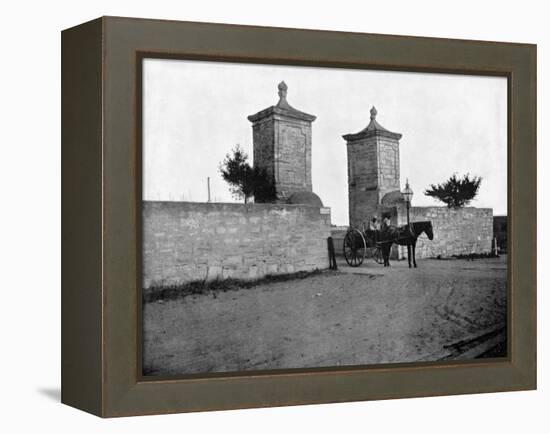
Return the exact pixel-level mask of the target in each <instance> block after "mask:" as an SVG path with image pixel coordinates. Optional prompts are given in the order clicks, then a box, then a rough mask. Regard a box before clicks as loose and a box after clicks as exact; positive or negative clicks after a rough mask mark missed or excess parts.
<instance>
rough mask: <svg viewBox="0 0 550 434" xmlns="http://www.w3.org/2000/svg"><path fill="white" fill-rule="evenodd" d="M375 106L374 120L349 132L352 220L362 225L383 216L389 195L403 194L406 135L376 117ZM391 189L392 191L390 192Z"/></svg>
mask: <svg viewBox="0 0 550 434" xmlns="http://www.w3.org/2000/svg"><path fill="white" fill-rule="evenodd" d="M377 114H378V112H377V111H376V108H374V107H372V109H371V110H370V123H369V124H368V125H367V127H366V128H365V129H363V130H361V131H359V132H358V133H355V134H346V135H344V136H343V137H344V139H345V140H346V142H347V151H348V196H349V221H350V225H351V226H356V227H362V225H363V223H367V222H368V221H369V220H370V219H371V218H372V216H374V215H376V216H377V217H378V218H380V215H381V213H382V212H383V211H384V208H385V204H384V203H383V201H382V199H383V198H384V197H385V196H387V197H391V196H392V195H396V194H397V195H400V193H399V190H400V179H399V176H400V175H399V140H400V139H401V137H402V135H401V134H398V133H393V132H391V131H388V130H387V129H385V128H384V127H383V126H382V125H380V124H379V123H378V122H377V121H376V115H377ZM390 193H391V194H390Z"/></svg>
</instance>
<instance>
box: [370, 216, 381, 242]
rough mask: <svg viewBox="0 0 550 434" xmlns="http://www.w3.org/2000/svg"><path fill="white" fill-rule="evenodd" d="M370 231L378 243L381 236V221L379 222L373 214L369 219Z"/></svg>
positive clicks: (374, 240)
mask: <svg viewBox="0 0 550 434" xmlns="http://www.w3.org/2000/svg"><path fill="white" fill-rule="evenodd" d="M368 231H369V235H370V237H371V238H372V240H373V242H374V243H377V242H378V239H379V238H380V223H379V222H378V219H377V218H376V216H372V219H371V220H370V221H369V229H368Z"/></svg>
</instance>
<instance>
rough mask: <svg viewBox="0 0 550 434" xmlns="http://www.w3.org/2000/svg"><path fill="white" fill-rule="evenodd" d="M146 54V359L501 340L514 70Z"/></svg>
mask: <svg viewBox="0 0 550 434" xmlns="http://www.w3.org/2000/svg"><path fill="white" fill-rule="evenodd" d="M142 68H143V70H142V76H143V79H142V89H141V90H142V107H141V110H142V118H143V130H142V155H143V160H142V161H143V163H142V164H143V167H142V170H143V172H142V200H143V201H142V224H143V229H142V231H143V232H142V273H143V275H142V278H143V325H142V326H143V360H142V363H143V375H144V376H158V375H161V376H170V375H186V374H203V373H222V372H242V371H262V370H277V369H303V368H320V367H345V366H359V365H381V364H396V363H411V362H416V363H419V362H434V361H449V360H462V361H464V360H472V359H478V358H498V357H506V356H507V327H506V325H507V324H506V322H507V253H508V246H507V107H508V105H507V104H508V101H507V80H506V78H505V77H492V76H475V75H456V74H455V75H451V74H438V73H416V72H392V71H373V70H363V69H339V68H318V67H301V66H280V65H260V64H240V63H226V62H212V61H194V60H178V59H162V58H145V59H143V62H142Z"/></svg>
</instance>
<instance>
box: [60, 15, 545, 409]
mask: <svg viewBox="0 0 550 434" xmlns="http://www.w3.org/2000/svg"><path fill="white" fill-rule="evenodd" d="M536 53H537V52H536V45H530V44H518V43H502V42H484V41H466V40H453V39H439V38H425V37H407V36H393V35H375V34H360V33H346V32H334V31H314V30H302V29H283V28H269V27H253V26H240V25H228V24H210V23H195V22H179V21H163V20H149V19H133V18H121V17H102V18H99V19H96V20H93V21H90V22H88V23H85V24H81V25H79V26H76V27H73V28H70V29H67V30H64V31H63V32H62V402H63V403H65V404H67V405H70V406H73V407H75V408H78V409H81V410H84V411H87V412H89V413H92V414H95V415H98V416H101V417H117V416H131V415H146V414H162V413H178V412H189V411H207V410H226V409H239V408H253V407H270V406H285V405H302V404H317V403H332V402H348V401H363V400H374V399H393V398H407V397H420V396H437V395H453V394H469V393H486V392H499V391H516V390H532V389H535V388H536V289H537V284H536V246H537V239H536V238H537V237H536V234H537V221H536V206H537V203H536V190H537V187H536V162H537V155H536V99H537V95H536V90H537V88H536ZM146 57H147V58H148V57H156V58H165V59H187V60H216V61H230V62H239V63H262V64H273V65H294V66H322V67H329V68H348V69H368V70H384V71H408V72H436V73H448V74H474V75H486V76H502V77H506V78H507V80H508V216H509V224H508V243H509V246H510V255H509V267H508V296H509V298H508V300H509V307H508V325H509V326H508V331H507V333H508V357H506V358H503V359H498V360H496V359H486V360H475V361H463V362H459V361H449V362H425V363H403V364H384V365H370V366H354V367H329V368H315V369H309V368H308V369H292V370H271V371H261V372H253V373H247V372H240V373H215V374H203V375H189V376H180V377H170V378H153V379H149V378H144V377H143V375H142V374H141V373H142V369H141V357H140V351H141V345H142V335H141V325H140V324H141V250H140V246H141V244H140V243H141V158H142V155H141V146H140V141H141V134H140V128H141V123H142V118H141V116H142V114H141V111H140V109H139V108H140V107H141V105H140V100H139V98H140V94H141V93H140V91H139V89H140V86H141V79H142V77H141V67H140V65H141V62H142V60H143V59H144V58H146Z"/></svg>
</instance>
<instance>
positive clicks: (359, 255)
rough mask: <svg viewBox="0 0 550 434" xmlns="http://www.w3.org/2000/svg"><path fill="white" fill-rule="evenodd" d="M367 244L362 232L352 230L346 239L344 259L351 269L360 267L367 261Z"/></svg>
mask: <svg viewBox="0 0 550 434" xmlns="http://www.w3.org/2000/svg"><path fill="white" fill-rule="evenodd" d="M366 247H367V244H366V242H365V237H364V236H363V234H362V233H361V231H359V230H357V229H351V230H349V231H348V233H347V234H346V236H345V237H344V258H345V259H346V262H347V263H348V265H349V266H350V267H359V265H361V264H362V263H363V260H364V259H365V252H366V250H367V249H366Z"/></svg>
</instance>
